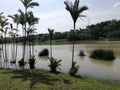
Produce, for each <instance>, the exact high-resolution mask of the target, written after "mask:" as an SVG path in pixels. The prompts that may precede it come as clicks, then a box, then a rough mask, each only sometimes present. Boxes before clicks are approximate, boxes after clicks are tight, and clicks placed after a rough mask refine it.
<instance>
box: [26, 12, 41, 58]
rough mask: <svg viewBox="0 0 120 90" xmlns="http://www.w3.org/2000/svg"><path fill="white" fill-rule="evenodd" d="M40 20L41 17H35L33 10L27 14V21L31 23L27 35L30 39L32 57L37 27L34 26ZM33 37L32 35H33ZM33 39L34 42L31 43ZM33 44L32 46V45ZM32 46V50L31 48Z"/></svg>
mask: <svg viewBox="0 0 120 90" xmlns="http://www.w3.org/2000/svg"><path fill="white" fill-rule="evenodd" d="M38 22H39V18H37V17H35V16H34V15H33V12H31V11H29V12H28V14H27V23H28V25H29V27H28V29H27V37H28V41H29V55H30V58H31V56H34V33H35V30H36V29H35V28H34V25H35V24H38ZM30 35H31V36H33V37H31V36H30ZM31 41H32V43H31ZM31 45H32V47H31ZM31 48H32V50H31ZM31 51H32V53H31Z"/></svg>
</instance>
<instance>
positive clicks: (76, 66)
mask: <svg viewBox="0 0 120 90" xmlns="http://www.w3.org/2000/svg"><path fill="white" fill-rule="evenodd" d="M79 68H80V67H79V66H78V65H76V62H73V63H72V67H71V68H70V71H69V74H70V75H71V76H75V74H76V73H77V72H78V70H79Z"/></svg>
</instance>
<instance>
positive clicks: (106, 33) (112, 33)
mask: <svg viewBox="0 0 120 90" xmlns="http://www.w3.org/2000/svg"><path fill="white" fill-rule="evenodd" d="M28 39H31V40H29V41H33V40H34V41H36V42H43V41H47V40H49V34H48V33H46V34H37V35H34V36H33V35H32V36H29V38H28ZM61 39H65V40H68V41H72V39H73V30H70V31H67V32H55V33H54V36H53V40H61ZM105 39H107V40H120V20H110V21H105V22H100V23H97V24H94V25H90V26H87V27H86V29H81V28H79V29H77V30H76V34H75V40H76V41H80V40H105ZM22 40H23V37H19V38H18V39H17V41H18V42H22ZM3 41H4V40H3ZM7 42H11V39H10V38H7Z"/></svg>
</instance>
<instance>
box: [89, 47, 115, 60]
mask: <svg viewBox="0 0 120 90" xmlns="http://www.w3.org/2000/svg"><path fill="white" fill-rule="evenodd" d="M90 58H94V59H101V60H114V59H115V56H114V53H113V51H111V50H103V49H96V50H94V51H93V52H92V53H91V55H90Z"/></svg>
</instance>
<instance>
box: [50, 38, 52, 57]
mask: <svg viewBox="0 0 120 90" xmlns="http://www.w3.org/2000/svg"><path fill="white" fill-rule="evenodd" d="M50 56H51V57H52V40H51V39H50Z"/></svg>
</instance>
